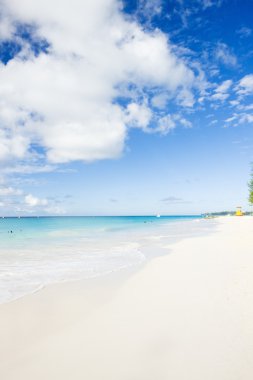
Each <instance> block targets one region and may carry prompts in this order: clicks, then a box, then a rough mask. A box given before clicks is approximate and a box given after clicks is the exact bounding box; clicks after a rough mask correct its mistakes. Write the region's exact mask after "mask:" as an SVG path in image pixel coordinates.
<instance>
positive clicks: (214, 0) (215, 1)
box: [199, 0, 223, 9]
mask: <svg viewBox="0 0 253 380" xmlns="http://www.w3.org/2000/svg"><path fill="white" fill-rule="evenodd" d="M199 2H200V3H201V4H202V6H203V8H204V9H206V8H210V7H213V6H216V7H220V6H221V4H222V3H223V0H199Z"/></svg>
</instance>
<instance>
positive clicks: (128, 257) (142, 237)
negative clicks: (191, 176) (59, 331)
mask: <svg viewBox="0 0 253 380" xmlns="http://www.w3.org/2000/svg"><path fill="white" fill-rule="evenodd" d="M208 225H209V230H210V231H207V230H206V221H205V220H204V219H199V218H196V219H194V220H190V219H189V220H183V221H172V222H171V221H170V222H169V223H168V224H167V223H166V224H162V225H160V226H155V228H154V229H150V227H149V228H148V229H145V228H144V227H141V229H140V226H138V229H137V231H134V230H133V229H131V230H130V232H129V234H127V233H126V231H122V232H120V233H119V232H116V233H112V235H109V236H104V237H103V238H101V237H100V236H99V237H98V238H97V239H96V240H94V241H91V242H88V245H87V243H86V242H85V241H73V242H72V241H69V242H68V244H66V245H65V244H63V243H62V245H57V244H54V242H51V243H50V244H49V243H48V242H46V245H45V246H44V245H41V244H40V243H38V244H37V246H36V247H33V246H30V247H29V248H23V247H22V246H21V247H17V248H15V249H14V247H10V248H9V249H8V250H6V249H1V248H0V251H1V262H0V264H2V267H1V278H0V289H1V294H0V305H1V304H5V303H9V302H12V301H15V300H18V299H20V298H23V297H26V296H28V295H29V294H33V293H37V292H38V291H41V290H42V289H44V288H46V287H48V286H52V285H55V284H64V283H67V282H70V283H71V282H75V281H83V280H85V281H90V280H91V281H92V279H96V278H100V277H101V279H103V277H106V276H111V275H112V276H113V275H114V272H117V271H119V272H124V271H128V270H130V271H131V270H132V268H133V270H134V268H136V269H137V270H138V268H141V267H142V266H143V265H145V263H146V262H148V261H149V260H152V259H153V258H156V257H159V256H163V255H166V254H168V253H169V252H168V248H167V247H168V245H172V244H174V243H175V242H178V241H181V240H184V239H187V238H189V237H195V236H199V235H203V234H207V233H212V232H213V230H214V229H215V224H214V223H212V226H211V223H208ZM149 232H150V234H149ZM72 244H73V245H72ZM164 246H165V247H166V248H164ZM96 261H97V262H96ZM107 262H108V263H110V262H111V264H109V267H108V265H107V264H106V263H107ZM77 263H78V265H77ZM40 268H42V270H40ZM47 268H48V269H49V273H47V271H46V269H47ZM61 270H63V272H61ZM22 272H23V274H22ZM29 273H30V274H29Z"/></svg>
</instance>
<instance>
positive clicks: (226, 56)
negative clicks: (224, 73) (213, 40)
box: [215, 42, 237, 66]
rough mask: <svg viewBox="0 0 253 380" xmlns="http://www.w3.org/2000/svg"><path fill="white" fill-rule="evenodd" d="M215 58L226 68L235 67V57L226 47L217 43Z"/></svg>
mask: <svg viewBox="0 0 253 380" xmlns="http://www.w3.org/2000/svg"><path fill="white" fill-rule="evenodd" d="M215 57H216V59H217V60H218V61H220V62H222V63H223V64H224V65H226V66H236V65H237V57H236V56H235V55H234V54H233V53H232V51H231V50H230V48H229V47H228V45H226V44H225V43H223V42H218V44H217V46H216V49H215Z"/></svg>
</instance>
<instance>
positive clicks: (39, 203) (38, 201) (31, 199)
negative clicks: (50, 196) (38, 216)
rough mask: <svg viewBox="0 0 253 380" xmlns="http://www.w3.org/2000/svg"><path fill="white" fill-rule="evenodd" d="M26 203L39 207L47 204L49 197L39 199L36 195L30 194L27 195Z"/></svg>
mask: <svg viewBox="0 0 253 380" xmlns="http://www.w3.org/2000/svg"><path fill="white" fill-rule="evenodd" d="M25 203H26V204H27V206H29V207H37V206H47V204H48V201H47V199H39V198H37V197H34V196H33V195H32V194H28V195H26V196H25Z"/></svg>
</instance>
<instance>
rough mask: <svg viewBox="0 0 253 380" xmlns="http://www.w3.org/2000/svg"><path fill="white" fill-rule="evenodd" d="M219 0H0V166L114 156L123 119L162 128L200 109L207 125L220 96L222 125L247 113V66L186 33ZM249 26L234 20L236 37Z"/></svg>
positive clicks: (252, 80)
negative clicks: (134, 2) (224, 110)
mask: <svg viewBox="0 0 253 380" xmlns="http://www.w3.org/2000/svg"><path fill="white" fill-rule="evenodd" d="M225 3H226V1H219V2H217V1H211V0H198V1H197V2H196V1H195V2H192V1H186V0H185V1H183V0H182V1H176V0H175V1H174V2H173V1H169V2H168V3H166V4H165V2H163V1H161V0H154V1H145V0H142V1H140V2H139V3H138V6H133V5H132V2H130V1H125V2H120V1H117V0H87V1H85V2H84V1H82V0H72V1H71V2H70V1H69V0H54V1H52V0H50V1H49V0H43V1H42V0H37V1H36V2H35V1H33V0H23V1H22V2H20V1H19V0H0V58H1V63H0V166H1V167H2V168H3V170H2V176H5V177H6V175H8V174H10V173H13V172H18V173H24V172H26V171H27V172H29V171H31V172H33V171H34V172H36V171H43V170H44V171H45V172H46V171H50V170H56V169H57V168H59V165H61V164H67V163H71V162H75V161H83V162H92V161H96V160H104V159H114V158H118V157H120V156H121V155H122V153H123V152H124V149H125V146H126V141H127V138H128V135H129V131H130V130H131V129H132V128H139V129H141V130H142V131H143V132H144V133H149V134H152V133H159V134H161V135H167V134H168V133H169V132H170V131H172V130H174V129H175V128H177V127H181V128H190V127H194V125H193V122H192V115H193V114H194V113H196V112H207V109H208V112H209V113H212V114H213V115H214V117H213V118H212V120H210V121H209V122H210V124H213V125H214V124H215V123H217V122H218V120H217V119H216V116H215V112H216V110H219V109H220V108H221V107H224V105H226V107H227V114H226V115H224V117H223V120H222V121H221V122H222V126H227V125H233V126H239V125H241V124H242V123H253V114H252V110H253V106H252V105H253V101H252V95H253V73H251V72H249V71H248V70H247V69H246V72H245V70H244V69H243V67H242V64H241V62H240V60H239V58H238V57H237V55H236V54H235V51H234V46H230V45H229V44H228V42H227V41H226V42H225V41H223V40H222V38H221V37H220V38H218V39H216V38H215V39H214V40H213V41H206V40H205V39H204V37H203V36H200V35H198V33H197V34H196V35H195V36H194V38H193V37H191V40H189V38H188V37H189V33H188V32H189V30H190V29H191V28H193V27H196V26H197V27H198V28H200V27H201V28H202V29H203V30H205V28H206V30H207V31H208V25H207V26H205V21H204V19H203V18H201V16H200V15H201V14H202V13H201V12H207V11H208V10H210V9H211V8H216V11H217V12H218V11H219V9H221V7H222V6H225ZM202 17H204V16H202ZM193 22H195V24H193ZM251 32H252V29H251V26H249V25H240V26H238V28H237V30H236V31H235V34H236V38H237V39H238V40H243V41H246V40H247V39H249V38H251ZM196 46H198V48H195V47H196ZM233 70H235V71H236V72H237V74H236V75H234V73H233ZM219 122H220V121H219ZM5 189H10V187H8V186H7V187H5ZM6 191H7V190H6ZM13 191H14V192H15V190H13ZM2 192H4V187H3V188H2ZM0 193H1V189H0ZM13 194H14V193H13ZM13 194H12V195H13ZM18 195H21V194H18ZM24 196H25V203H26V204H27V205H29V206H30V207H32V206H47V203H48V202H47V200H44V199H43V200H39V199H38V198H36V197H34V196H33V195H31V194H26V195H24Z"/></svg>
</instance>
